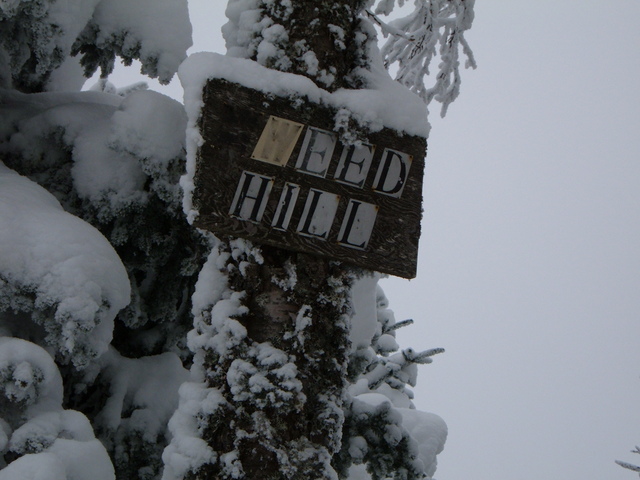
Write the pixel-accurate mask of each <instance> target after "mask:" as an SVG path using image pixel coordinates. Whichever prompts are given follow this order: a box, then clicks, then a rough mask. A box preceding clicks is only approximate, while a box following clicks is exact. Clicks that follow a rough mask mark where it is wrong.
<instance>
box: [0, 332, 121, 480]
mask: <svg viewBox="0 0 640 480" xmlns="http://www.w3.org/2000/svg"><path fill="white" fill-rule="evenodd" d="M0 392H1V394H0V417H1V419H0V425H1V426H2V429H1V435H0V437H2V438H0V440H2V441H1V442H0V453H2V454H5V453H7V452H11V454H12V455H20V457H19V458H17V459H16V460H14V461H13V462H12V463H11V464H9V465H8V466H6V467H5V468H3V469H2V470H0V480H113V479H114V478H115V475H114V470H113V466H112V465H111V460H110V459H109V456H108V454H107V451H106V450H105V448H104V446H103V445H102V444H101V443H100V442H99V441H98V440H97V439H96V438H95V436H94V433H93V429H92V427H91V424H90V423H89V420H88V419H87V418H86V417H85V416H84V415H83V414H82V413H80V412H76V411H74V410H63V409H62V399H63V387H62V378H61V376H60V372H59V371H58V369H57V367H56V365H55V363H54V362H53V358H51V356H50V355H49V354H48V353H47V352H46V351H45V350H44V349H42V348H41V347H39V346H37V345H35V344H33V343H31V342H27V341H25V340H20V339H17V338H9V337H0ZM8 421H10V422H11V424H9V423H8ZM1 466H4V460H2V464H1Z"/></svg>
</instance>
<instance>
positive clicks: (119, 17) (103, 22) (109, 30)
mask: <svg viewBox="0 0 640 480" xmlns="http://www.w3.org/2000/svg"><path fill="white" fill-rule="evenodd" d="M190 46H191V24H190V23H189V19H188V14H187V2H186V0H178V1H176V0H136V1H129V0H57V1H56V0H14V1H9V2H5V1H3V2H0V86H1V87H3V88H8V87H14V88H16V89H18V90H21V91H23V92H38V91H42V90H45V89H50V88H51V87H52V84H51V81H52V74H53V75H55V72H56V70H57V69H59V68H60V67H61V66H62V65H63V64H64V65H65V68H67V69H68V70H69V71H71V72H73V74H74V75H76V76H78V75H77V74H79V73H80V69H79V68H78V66H77V61H74V60H73V59H69V58H68V57H69V56H70V54H73V55H77V54H80V56H81V63H82V65H83V67H84V69H85V74H86V75H88V76H90V75H91V74H93V73H94V72H95V71H96V70H97V69H98V68H101V70H102V74H103V75H104V76H106V75H108V74H109V73H111V71H112V70H113V66H114V62H115V57H116V56H120V57H121V58H122V59H123V60H124V61H125V63H127V64H130V63H131V61H132V60H134V59H138V60H140V62H141V63H142V72H143V73H145V74H147V75H149V76H151V77H158V78H159V79H160V81H161V82H168V81H169V80H170V79H171V77H172V76H173V74H174V73H175V72H176V70H177V68H178V65H179V64H180V62H181V61H182V60H183V59H184V58H185V56H186V50H187V48H189V47H190ZM74 63H75V64H76V65H75V66H74V65H73V64H74ZM58 73H59V72H58ZM66 80H67V79H66V78H65V80H64V81H63V82H62V83H63V85H62V88H63V89H65V90H68V89H69V85H64V84H65V83H66V84H68V81H66ZM54 83H55V82H54ZM80 86H81V84H80V85H78V88H79V87H80Z"/></svg>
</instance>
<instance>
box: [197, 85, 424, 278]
mask: <svg viewBox="0 0 640 480" xmlns="http://www.w3.org/2000/svg"><path fill="white" fill-rule="evenodd" d="M203 98H204V103H205V105H204V107H203V109H202V116H201V119H200V129H201V134H202V137H203V139H204V144H203V145H202V146H201V147H200V150H199V152H198V157H197V167H196V176H195V191H194V205H195V207H196V208H197V209H198V211H199V216H198V218H197V220H196V221H195V225H196V226H198V227H200V228H203V229H206V230H209V231H212V232H216V233H224V234H228V235H232V236H235V237H241V238H247V239H250V240H252V241H254V242H256V243H262V244H267V245H272V246H276V247H280V248H284V249H289V250H294V251H300V252H305V253H310V254H315V255H320V256H323V257H326V258H330V259H335V260H339V261H343V262H346V263H350V264H354V265H358V266H361V267H364V268H367V269H370V270H376V271H380V272H383V273H389V274H392V275H398V276H400V277H405V278H413V277H415V274H416V264H417V254H418V240H419V237H420V219H421V216H422V175H423V171H424V157H425V153H426V140H425V139H424V138H421V137H417V136H409V135H402V134H400V133H398V132H396V131H395V130H392V129H389V128H383V129H382V130H380V131H378V132H371V133H366V134H365V136H366V138H365V139H364V140H363V141H358V142H353V143H352V144H347V143H344V142H342V141H341V140H340V136H339V134H338V133H336V131H335V125H336V113H337V110H336V109H335V108H333V107H330V106H326V105H321V104H317V103H312V102H309V101H308V100H306V99H304V98H283V97H277V96H270V95H265V94H263V93H262V92H259V91H256V90H252V89H249V88H246V87H243V86H240V85H238V84H235V83H230V82H228V81H226V80H221V79H212V80H210V81H209V82H208V83H207V85H206V87H205V91H204V95H203Z"/></svg>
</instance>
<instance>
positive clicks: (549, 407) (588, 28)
mask: <svg viewBox="0 0 640 480" xmlns="http://www.w3.org/2000/svg"><path fill="white" fill-rule="evenodd" d="M190 3H191V10H192V22H193V23H194V42H195V47H194V49H193V51H199V50H210V51H217V52H223V51H224V45H223V44H222V42H221V40H220V34H219V26H220V25H221V24H222V23H224V21H225V19H224V16H223V12H224V5H226V2H225V1H224V0H215V1H213V2H211V1H208V2H207V1H206V0H191V2H190ZM639 19H640V2H639V1H638V0H612V1H611V2H601V1H596V0H582V1H578V0H562V1H557V0H555V1H553V0H535V1H532V0H529V1H524V0H510V1H504V0H484V1H483V0H478V1H477V2H476V19H475V22H474V25H473V28H472V30H471V31H470V32H469V33H468V36H467V38H468V40H469V42H470V43H471V46H472V48H473V50H474V53H475V55H476V59H477V61H478V64H479V68H478V69H477V70H475V71H465V72H463V73H464V76H463V85H462V94H461V96H460V98H458V100H457V101H456V102H455V103H454V104H453V105H452V106H451V108H450V110H449V114H448V116H447V118H446V119H445V120H444V121H441V120H440V119H439V118H438V114H439V111H438V108H437V106H435V105H434V106H432V115H431V117H432V118H431V121H432V124H433V130H432V132H431V138H430V140H429V154H428V156H427V168H426V172H425V191H424V210H425V216H424V219H423V227H422V228H423V237H422V243H421V250H420V264H419V269H418V277H417V279H415V280H413V281H410V282H408V281H404V280H399V279H390V280H386V281H384V282H383V284H382V285H383V287H384V289H385V291H386V293H387V296H388V297H389V300H390V302H391V306H392V308H393V309H394V310H395V312H396V318H397V319H398V320H402V319H405V318H414V319H415V320H416V325H414V326H413V327H409V328H406V329H404V332H402V331H401V332H400V340H401V344H402V345H403V346H405V347H407V346H413V347H415V348H417V349H427V348H431V347H444V348H446V349H447V353H446V354H444V355H441V356H438V357H437V358H436V361H435V362H434V363H433V364H432V365H430V366H428V367H423V368H422V370H421V375H420V379H419V385H418V387H417V388H416V404H417V406H418V407H419V408H420V409H422V410H427V411H431V412H434V413H437V414H439V415H441V416H442V417H443V418H444V419H445V421H446V422H447V423H448V425H449V439H448V441H447V445H446V447H445V451H444V452H443V453H442V454H441V455H440V457H439V468H438V472H437V474H436V477H437V478H439V479H440V480H463V479H473V480H494V479H499V480H512V479H513V480H541V479H544V480H556V479H557V480H573V479H576V480H578V479H579V480H590V479H593V480H604V479H607V480H624V479H630V478H634V474H633V473H632V472H630V471H628V470H624V469H622V468H621V467H618V466H617V465H615V464H614V460H615V459H621V460H627V461H631V462H633V461H636V462H638V463H640V456H638V455H632V454H631V453H629V450H630V449H631V448H633V447H634V446H635V445H636V444H638V443H640V415H638V408H637V406H638V404H639V402H640V348H639V347H640V345H639V343H640V321H639V320H640V318H639V317H640V315H639V312H640V291H639V290H640V225H639V223H638V222H639V220H640V188H639V187H640V162H639V161H638V160H639V159H638V157H639V156H640V134H639V132H638V130H639V128H640V120H639V119H640V115H639V113H638V109H639V108H640V94H639V93H638V88H639V87H638V85H639V84H640V83H639V82H640V59H639V57H640V55H639V50H640V28H638V21H639ZM173 88H179V87H173ZM403 333H404V335H403ZM634 457H637V458H634Z"/></svg>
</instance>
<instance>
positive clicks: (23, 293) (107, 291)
mask: <svg viewBox="0 0 640 480" xmlns="http://www.w3.org/2000/svg"><path fill="white" fill-rule="evenodd" d="M14 295H18V296H19V297H21V298H25V297H26V298H29V299H30V300H32V301H33V304H34V305H33V306H34V307H35V312H36V313H34V318H33V320H35V321H36V322H38V323H42V324H43V326H44V327H45V329H46V331H47V341H48V343H49V344H50V345H52V346H54V347H55V348H56V350H57V351H58V352H61V353H62V356H63V358H66V359H67V360H68V359H71V360H72V361H73V363H74V364H75V365H76V366H79V367H80V366H83V365H85V364H86V363H87V362H88V361H89V359H90V358H91V357H96V356H99V355H100V354H102V353H104V352H105V351H106V350H107V346H108V345H109V343H110V341H111V338H112V330H113V321H114V318H115V316H116V314H117V313H118V311H119V310H120V309H122V308H123V307H125V306H126V305H127V304H128V302H129V296H130V286H129V279H128V277H127V273H126V271H125V269H124V266H123V265H122V262H121V261H120V258H119V257H118V255H117V254H116V252H115V251H114V250H113V248H112V247H111V245H110V244H109V242H108V241H107V240H106V239H105V238H104V237H103V236H102V234H101V233H100V232H98V231H97V230H96V229H95V228H93V227H92V226H90V225H89V224H87V223H86V222H84V221H82V220H80V219H79V218H77V217H74V216H73V215H70V214H68V213H66V212H65V211H64V210H63V209H62V207H61V206H60V204H59V203H58V201H57V200H56V199H55V197H53V195H51V194H50V193H49V192H47V191H46V190H45V189H43V188H42V187H40V186H38V185H37V184H35V183H34V182H32V181H30V180H28V179H27V178H25V177H22V176H20V175H18V174H17V173H15V172H14V171H12V170H10V169H8V168H7V167H6V166H4V164H2V163H1V162H0V310H8V309H10V308H11V309H13V310H14V311H19V310H21V309H20V305H18V304H16V303H15V299H14V298H12V297H13V296H14Z"/></svg>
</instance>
